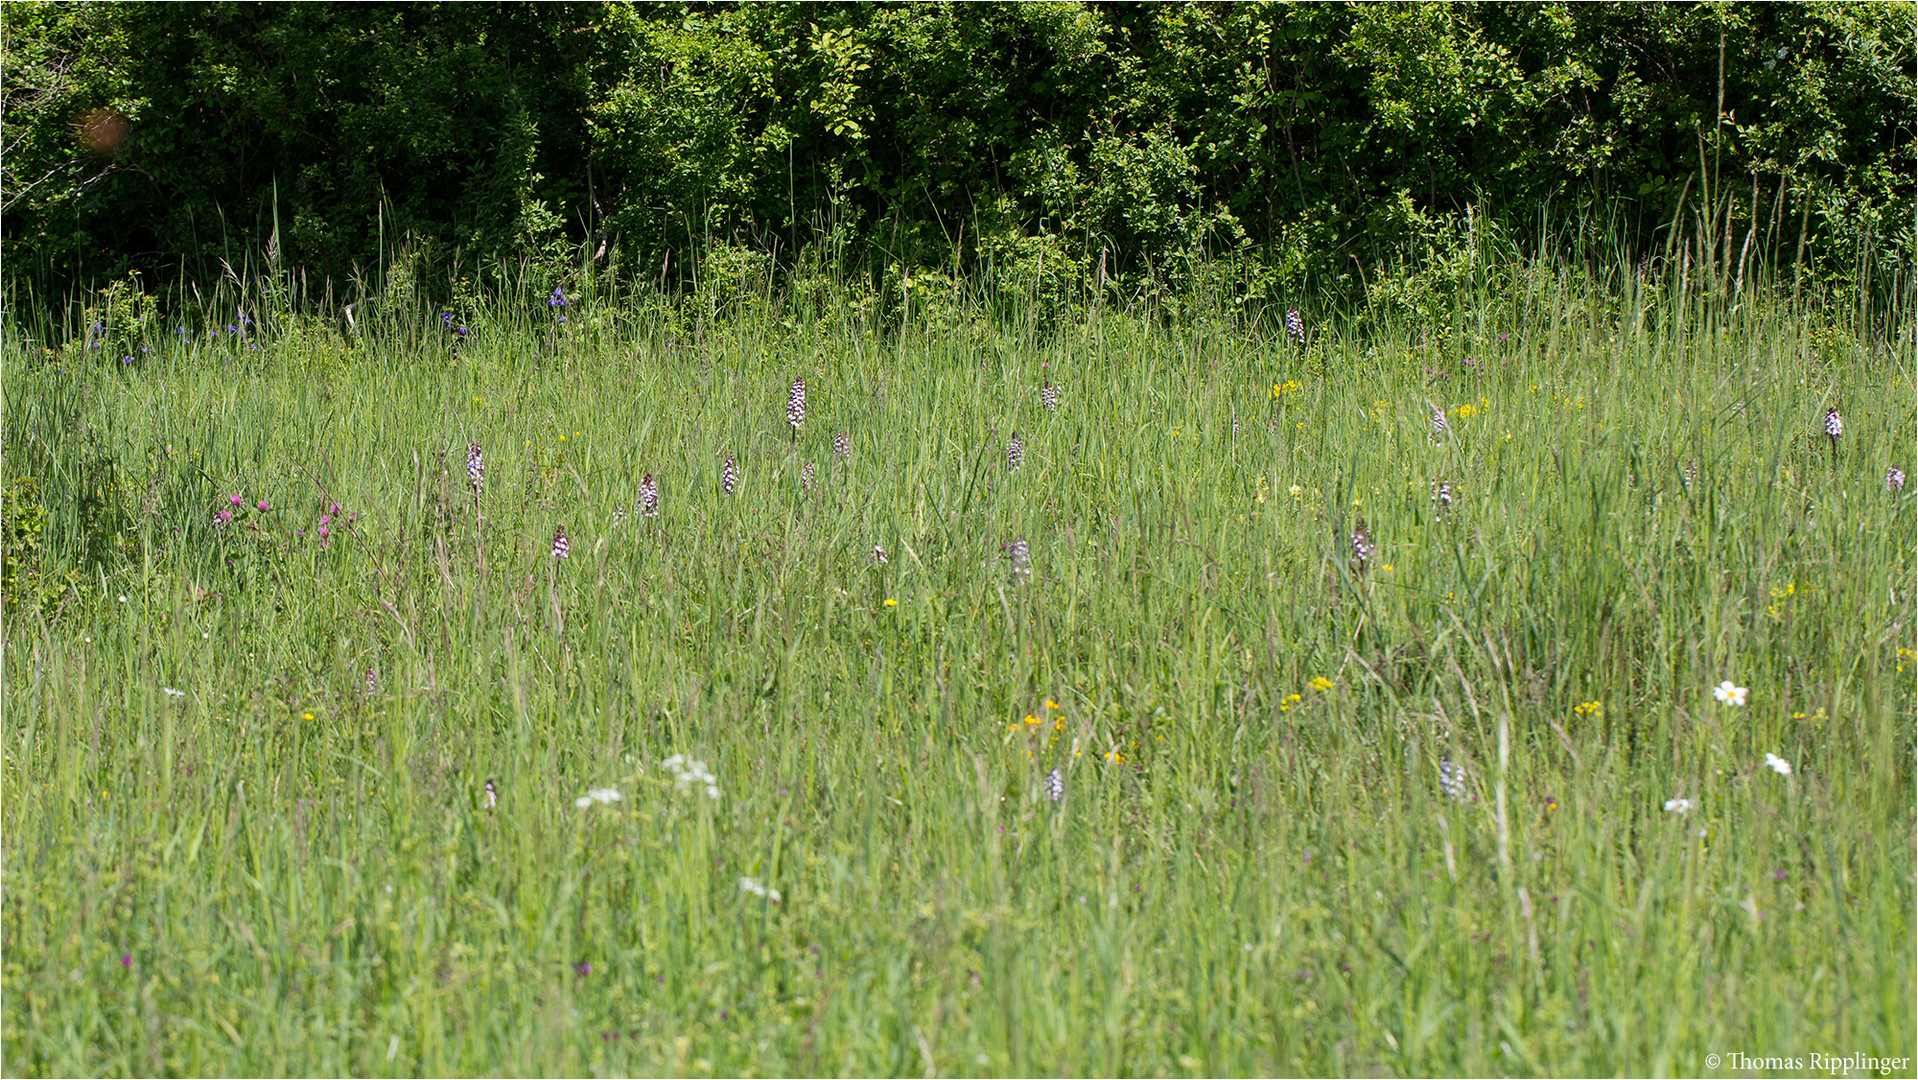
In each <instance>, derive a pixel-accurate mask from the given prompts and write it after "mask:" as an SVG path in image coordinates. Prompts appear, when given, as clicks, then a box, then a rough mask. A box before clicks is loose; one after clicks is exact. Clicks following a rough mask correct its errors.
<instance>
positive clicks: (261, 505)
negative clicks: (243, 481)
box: [258, 499, 273, 514]
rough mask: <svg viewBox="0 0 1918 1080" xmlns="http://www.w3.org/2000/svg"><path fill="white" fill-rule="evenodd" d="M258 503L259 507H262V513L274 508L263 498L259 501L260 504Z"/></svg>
mask: <svg viewBox="0 0 1918 1080" xmlns="http://www.w3.org/2000/svg"><path fill="white" fill-rule="evenodd" d="M258 505H259V507H260V513H262V514H264V513H266V512H267V511H268V510H271V509H273V508H272V507H270V506H268V505H267V504H266V500H265V499H261V500H260V501H259V504H258Z"/></svg>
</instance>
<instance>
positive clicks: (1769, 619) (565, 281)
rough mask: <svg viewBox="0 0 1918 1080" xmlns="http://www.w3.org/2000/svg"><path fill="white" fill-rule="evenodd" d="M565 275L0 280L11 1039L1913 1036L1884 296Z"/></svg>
mask: <svg viewBox="0 0 1918 1080" xmlns="http://www.w3.org/2000/svg"><path fill="white" fill-rule="evenodd" d="M582 267H583V268H582ZM582 267H575V268H572V269H570V270H568V269H563V268H562V270H560V271H556V272H554V273H553V274H552V275H550V276H548V277H544V278H541V277H538V275H529V279H528V281H527V282H526V283H525V284H523V285H521V286H517V287H515V288H507V289H502V290H501V291H499V292H498V293H496V294H487V295H485V296H476V295H474V294H468V295H467V296H466V298H465V299H464V300H463V301H462V302H461V303H459V304H457V305H454V306H451V307H445V308H443V307H442V306H441V305H439V304H428V303H424V302H421V303H399V302H396V301H389V302H388V303H387V304H386V305H385V306H384V307H380V306H377V305H368V306H365V307H362V308H360V309H358V310H353V309H347V310H344V311H341V310H329V311H326V312H324V313H319V314H315V313H312V312H311V311H307V310H304V309H302V308H300V307H298V306H294V305H287V304H283V303H281V302H280V300H281V299H282V294H280V293H278V292H276V291H275V288H274V287H273V286H272V285H271V284H270V283H269V284H264V285H245V286H242V285H238V284H235V283H229V285H227V286H226V287H222V288H212V289H208V290H207V291H206V292H205V293H204V295H197V296H191V297H184V298H182V299H181V300H180V302H178V303H176V304H174V305H172V306H171V307H170V308H169V309H167V311H166V313H165V314H164V316H163V317H162V316H156V317H155V318H153V319H151V320H149V321H146V322H142V323H139V324H137V325H135V324H130V323H128V322H127V321H126V320H124V319H116V318H115V317H113V313H111V312H105V311H102V312H95V311H94V310H92V309H86V310H81V309H79V308H75V309H74V310H71V311H59V310H54V311H50V312H48V313H46V314H44V315H40V316H32V315H25V314H21V313H20V309H19V307H18V305H9V306H10V308H12V309H13V310H12V312H11V313H10V317H9V321H8V323H7V325H6V334H5V339H4V370H3V372H0V389H3V390H4V399H5V447H4V450H5V465H4V483H5V492H6V501H5V527H6V537H7V551H6V578H5V590H6V603H7V608H6V619H5V624H4V628H5V641H4V646H5V648H4V658H5V659H4V685H5V689H4V698H0V703H3V704H4V712H5V725H4V732H5V738H4V786H3V787H0V830H3V831H4V842H5V848H4V879H3V881H0V884H3V885H4V940H3V941H0V946H3V948H0V952H3V953H4V989H5V992H4V996H3V1008H4V1013H3V1016H4V1035H3V1038H0V1054H3V1055H4V1059H5V1067H6V1070H7V1071H8V1072H9V1073H11V1074H16V1075H83V1074H84V1075H92V1074H132V1073H143V1074H144V1073H151V1074H160V1073H168V1074H174V1073H178V1074H200V1075H212V1074H233V1075H287V1074H354V1075H409V1074H449V1073H461V1074H564V1075H613V1074H634V1073H638V1074H657V1075H674V1076H703V1075H775V1074H808V1075H821V1074H888V1075H893V1074H907V1073H910V1074H915V1075H917V1074H924V1075H928V1076H932V1075H980V1076H986V1075H1020V1076H1023V1075H1039V1074H1048V1075H1050V1074H1059V1075H1076V1074H1103V1075H1115V1076H1116V1075H1159V1076H1171V1075H1222V1074H1295V1073H1311V1074H1318V1073H1325V1074H1353V1075H1400V1074H1434V1073H1463V1074H1537V1073H1550V1074H1592V1075H1599V1074H1605V1075H1611V1074H1671V1073H1677V1074H1695V1075H1732V1074H1734V1073H1735V1072H1737V1070H1736V1069H1735V1068H1733V1067H1732V1066H1731V1065H1723V1066H1721V1065H1714V1064H1711V1062H1715V1061H1719V1060H1721V1059H1720V1058H1719V1057H1714V1055H1722V1056H1723V1058H1722V1060H1723V1061H1726V1062H1733V1061H1735V1060H1736V1059H1733V1058H1732V1057H1731V1055H1734V1054H1740V1055H1745V1056H1746V1057H1745V1060H1760V1061H1762V1060H1763V1059H1764V1058H1766V1057H1779V1056H1783V1057H1792V1058H1797V1059H1800V1061H1801V1064H1800V1065H1799V1066H1798V1067H1797V1069H1798V1071H1813V1072H1820V1074H1821V1075H1830V1074H1831V1073H1830V1072H1825V1071H1821V1070H1820V1069H1819V1067H1818V1066H1816V1065H1807V1064H1804V1063H1803V1062H1804V1061H1805V1060H1809V1059H1810V1057H1811V1055H1826V1056H1827V1057H1828V1058H1830V1057H1842V1056H1844V1055H1852V1056H1853V1057H1852V1058H1851V1059H1849V1060H1852V1061H1854V1062H1857V1061H1862V1060H1864V1059H1865V1058H1871V1059H1874V1060H1879V1059H1882V1060H1884V1061H1891V1062H1894V1064H1892V1065H1889V1066H1884V1067H1883V1068H1877V1067H1874V1066H1869V1065H1865V1066H1858V1067H1857V1068H1855V1069H1854V1070H1853V1074H1868V1075H1891V1074H1902V1075H1910V1074H1911V1068H1912V1055H1913V1054H1914V1019H1913V1017H1914V1009H1915V1001H1918V996H1915V994H1914V970H1913V969H1914V961H1913V955H1914V953H1913V950H1914V942H1913V911H1914V897H1913V894H1914V876H1913V875H1914V842H1915V840H1918V837H1915V835H1914V828H1913V824H1914V816H1913V815H1914V811H1913V806H1914V786H1913V761H1914V728H1913V722H1912V717H1913V687H1914V680H1915V679H1918V654H1914V652H1913V646H1914V635H1913V631H1912V618H1913V598H1914V588H1915V586H1918V582H1915V581H1914V576H1913V537H1914V529H1913V510H1914V502H1913V500H1914V494H1918V493H1914V491H1913V490H1912V489H1908V488H1907V487H1906V486H1905V483H1904V478H1905V475H1906V472H1907V471H1908V470H1910V469H1911V468H1912V467H1913V462H1914V438H1913V433H1914V406H1913V402H1914V393H1913V386H1912V379H1913V375H1914V372H1913V368H1912V364H1911V357H1912V344H1913V338H1912V328H1911V323H1910V321H1909V319H1908V318H1906V315H1907V314H1908V313H1903V314H1898V315H1896V316H1894V317H1893V318H1891V319H1890V320H1889V324H1888V325H1887V322H1886V321H1884V320H1880V319H1878V318H1876V317H1868V316H1867V315H1866V314H1865V313H1863V311H1862V308H1861V307H1860V306H1859V305H1857V304H1849V305H1848V304H1846V303H1843V302H1840V301H1839V300H1835V299H1831V298H1829V297H1827V296H1826V295H1825V294H1824V293H1818V294H1817V296H1814V295H1813V292H1812V291H1811V290H1807V291H1806V292H1805V294H1804V295H1803V296H1802V297H1799V298H1796V299H1795V298H1794V297H1793V295H1792V290H1791V289H1790V288H1789V287H1788V286H1779V287H1776V288H1766V289H1764V290H1759V289H1757V288H1755V287H1754V288H1744V284H1743V282H1742V281H1741V289H1742V290H1743V291H1741V292H1740V293H1738V294H1737V295H1736V296H1731V295H1726V294H1723V293H1719V292H1708V291H1707V290H1706V289H1703V288H1701V287H1700V286H1698V284H1697V283H1696V281H1693V282H1691V283H1687V281H1686V280H1684V279H1682V278H1681V276H1680V274H1679V271H1678V270H1677V269H1673V270H1671V271H1670V272H1669V273H1667V272H1663V271H1656V270H1654V271H1651V272H1647V271H1646V270H1645V269H1644V268H1643V267H1640V266H1632V265H1629V264H1628V265H1622V266H1619V267H1616V268H1614V269H1613V270H1611V271H1609V272H1603V273H1601V272H1598V271H1594V270H1592V269H1591V268H1590V267H1578V266H1566V265H1560V264H1557V263H1553V262H1550V261H1543V260H1541V261H1527V260H1524V259H1520V258H1517V257H1513V258H1510V259H1507V260H1504V261H1500V262H1498V263H1496V264H1494V265H1489V266H1487V267H1485V268H1483V269H1482V270H1481V271H1479V272H1480V273H1481V274H1482V279H1481V281H1480V284H1479V285H1478V286H1477V287H1476V288H1474V289H1473V290H1472V291H1470V292H1469V293H1468V294H1464V295H1461V296H1460V297H1459V298H1458V299H1457V301H1456V302H1455V303H1453V304H1451V305H1449V306H1446V307H1443V308H1439V309H1433V310H1427V311H1425V312H1424V313H1423V314H1421V315H1419V316H1418V317H1417V318H1413V317H1411V316H1409V315H1405V314H1403V313H1401V314H1397V315H1394V314H1390V313H1386V314H1379V313H1377V312H1373V313H1371V314H1367V313H1366V312H1359V311H1342V312H1341V311H1335V312H1326V313H1315V311H1314V309H1313V307H1312V305H1311V304H1309V303H1307V302H1305V301H1304V300H1300V301H1298V302H1297V303H1295V304H1293V305H1290V306H1291V307H1292V310H1290V311H1287V310H1286V309H1285V308H1284V307H1282V308H1280V309H1279V313H1278V314H1277V315H1276V316H1264V317H1258V316H1253V315H1248V314H1247V313H1245V312H1242V311H1236V310H1233V309H1230V308H1229V307H1226V306H1223V305H1213V306H1208V305H1207V303H1206V302H1204V300H1203V298H1201V299H1199V300H1195V301H1193V302H1191V303H1190V304H1187V305H1185V306H1183V307H1180V308H1178V309H1177V310H1172V309H1170V308H1165V307H1158V306H1154V305H1152V304H1149V303H1144V302H1141V303H1137V304H1125V303H1107V304H1093V305H1088V306H1087V307H1085V308H1083V309H1080V310H1074V311H1071V312H1067V313H1066V314H1064V315H1060V314H1058V313H1053V312H1048V311H1046V310H1042V309H1041V308H1039V307H1038V306H1036V305H1034V306H1031V307H1027V306H1023V305H1022V304H1021V303H1020V302H1019V300H1018V298H1017V297H1014V298H1012V299H1011V300H1010V301H1007V300H1006V299H1005V298H989V297H982V296H981V295H980V294H978V293H975V292H971V291H968V289H969V287H967V286H964V285H961V284H954V285H951V286H950V288H947V289H946V290H945V291H939V290H933V291H931V292H928V293H923V294H920V293H915V294H914V295H913V298H912V302H911V303H908V304H906V305H904V306H903V307H901V306H894V307H890V308H888V307H884V306H882V305H875V304H873V303H871V302H869V301H870V300H871V296H870V294H869V293H864V292H861V290H860V287H859V286H858V285H857V284H856V283H853V284H848V283H846V282H843V281H832V280H828V281H826V282H824V283H823V284H821V285H820V286H819V287H818V288H816V289H812V290H811V291H801V290H792V291H781V290H774V289H771V288H760V289H756V290H755V289H745V290H741V291H739V292H737V294H733V295H729V296H728V297H727V298H725V299H724V301H723V302H722V301H721V300H716V299H711V298H701V299H699V300H694V299H690V298H682V299H678V300H675V299H673V298H670V297H663V296H661V295H659V294H658V293H657V292H655V291H650V290H649V287H648V286H647V285H646V284H645V283H644V282H643V281H641V282H639V283H637V284H635V283H632V282H628V281H626V280H625V279H624V278H622V277H620V276H618V275H617V274H613V273H604V272H598V271H596V270H595V269H594V266H593V264H592V263H590V261H582ZM238 280H243V279H238ZM260 280H261V281H267V280H268V279H266V278H262V279H260ZM390 295H397V293H393V294H390ZM1898 1061H1902V1065H1898V1064H1895V1062H1898ZM1874 1069H1876V1071H1874ZM1758 1071H1760V1072H1764V1071H1767V1070H1765V1069H1760V1070H1758ZM1783 1071H1785V1072H1791V1071H1793V1070H1792V1069H1790V1068H1785V1069H1784V1070H1783ZM1841 1071H1842V1070H1841ZM1750 1073H1751V1070H1746V1071H1745V1073H1742V1074H1750Z"/></svg>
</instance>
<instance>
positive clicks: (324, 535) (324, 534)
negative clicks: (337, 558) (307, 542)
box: [320, 525, 333, 540]
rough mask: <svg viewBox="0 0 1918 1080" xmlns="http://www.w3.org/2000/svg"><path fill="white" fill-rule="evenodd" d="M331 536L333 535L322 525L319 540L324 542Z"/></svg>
mask: <svg viewBox="0 0 1918 1080" xmlns="http://www.w3.org/2000/svg"><path fill="white" fill-rule="evenodd" d="M331 535H333V533H332V531H331V530H329V529H328V528H327V527H326V526H324V525H322V526H320V539H322V540H324V539H326V538H327V537H329V536H331Z"/></svg>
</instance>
